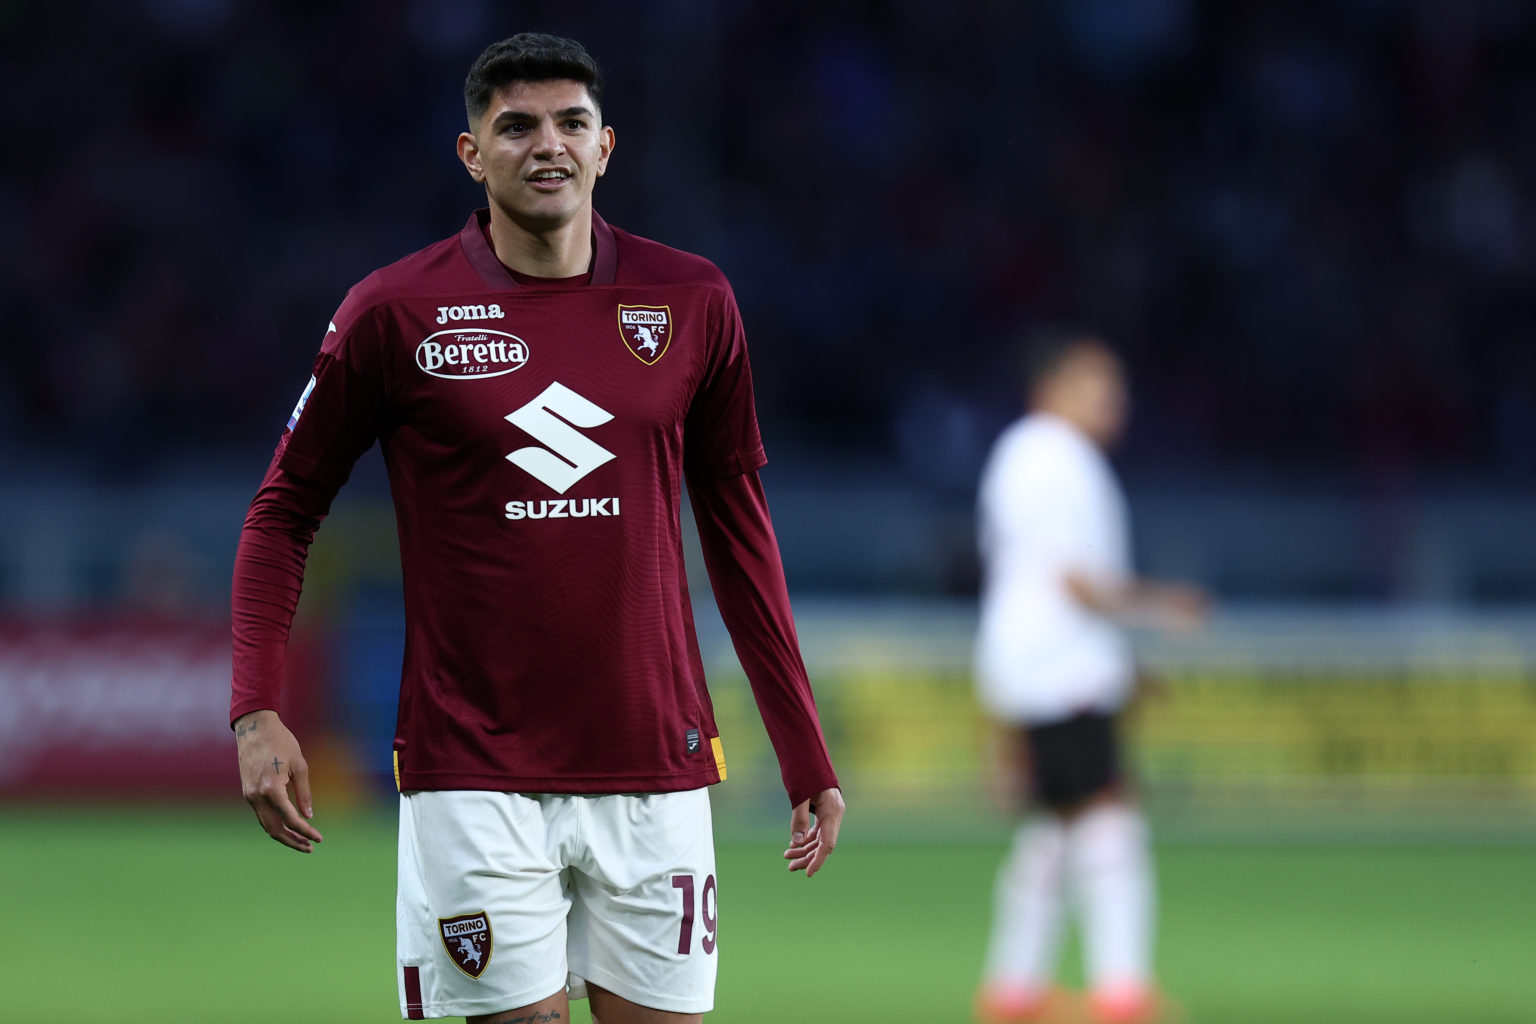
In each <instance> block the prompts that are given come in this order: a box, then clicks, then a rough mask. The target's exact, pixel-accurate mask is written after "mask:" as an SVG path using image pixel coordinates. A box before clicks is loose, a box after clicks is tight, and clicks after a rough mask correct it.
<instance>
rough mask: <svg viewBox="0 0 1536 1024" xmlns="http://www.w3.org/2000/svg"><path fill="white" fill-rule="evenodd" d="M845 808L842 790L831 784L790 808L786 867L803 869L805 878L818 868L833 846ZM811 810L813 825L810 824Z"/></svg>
mask: <svg viewBox="0 0 1536 1024" xmlns="http://www.w3.org/2000/svg"><path fill="white" fill-rule="evenodd" d="M845 810H847V807H846V805H845V804H844V803H843V791H842V790H840V789H837V788H835V787H834V788H832V789H824V790H822V791H821V792H820V793H817V794H816V795H815V796H813V797H811V798H810V799H809V800H806V801H804V802H803V803H801V804H800V805H799V806H798V807H796V808H795V809H794V812H793V813H792V814H790V816H789V836H790V841H789V849H787V850H785V851H784V859H785V860H787V861H789V870H791V871H800V870H802V869H803V870H804V871H805V877H806V878H810V877H811V876H812V875H814V874H816V872H818V871H820V870H821V866H822V865H823V864H825V863H826V862H827V858H828V857H830V856H832V851H833V849H835V848H836V847H837V831H838V829H839V828H840V827H841V826H842V824H843V812H844V811H845ZM813 814H814V815H815V816H816V824H815V825H812V824H811V815H813Z"/></svg>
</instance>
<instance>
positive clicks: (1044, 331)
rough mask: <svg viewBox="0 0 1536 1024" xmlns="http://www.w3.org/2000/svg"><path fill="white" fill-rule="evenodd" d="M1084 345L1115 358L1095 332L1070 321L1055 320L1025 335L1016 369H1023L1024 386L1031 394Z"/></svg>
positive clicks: (1081, 349) (1084, 347)
mask: <svg viewBox="0 0 1536 1024" xmlns="http://www.w3.org/2000/svg"><path fill="white" fill-rule="evenodd" d="M1085 349H1092V350H1095V351H1098V352H1103V353H1104V354H1106V355H1108V356H1110V357H1111V358H1118V356H1117V354H1116V352H1115V350H1114V349H1113V348H1111V347H1110V345H1109V344H1108V343H1107V342H1106V341H1104V339H1103V338H1101V337H1100V336H1099V335H1098V334H1096V333H1094V332H1093V331H1091V330H1088V329H1087V328H1084V327H1080V326H1077V325H1072V324H1056V325H1053V326H1050V327H1042V328H1038V329H1036V330H1034V331H1031V332H1029V333H1028V334H1027V335H1025V338H1024V344H1023V345H1022V346H1021V348H1020V360H1019V363H1020V369H1021V370H1022V371H1023V378H1024V389H1025V392H1026V393H1027V394H1034V393H1035V392H1036V391H1038V390H1039V389H1040V387H1041V386H1042V385H1044V384H1045V383H1046V382H1047V381H1048V380H1050V379H1051V378H1052V377H1054V376H1055V375H1056V374H1057V372H1058V371H1060V370H1061V368H1062V367H1063V366H1064V365H1066V363H1067V361H1068V360H1070V359H1071V358H1072V357H1073V356H1075V355H1077V354H1079V353H1080V352H1082V351H1084V350H1085Z"/></svg>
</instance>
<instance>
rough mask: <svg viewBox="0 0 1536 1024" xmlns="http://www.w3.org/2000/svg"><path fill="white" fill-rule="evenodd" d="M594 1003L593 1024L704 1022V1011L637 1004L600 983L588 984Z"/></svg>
mask: <svg viewBox="0 0 1536 1024" xmlns="http://www.w3.org/2000/svg"><path fill="white" fill-rule="evenodd" d="M587 998H588V999H589V1000H591V1003H592V1024H702V1021H703V1020H704V1015H703V1014H702V1013H673V1012H671V1011H670V1010H653V1009H651V1008H650V1007H648V1006H637V1005H636V1004H634V1003H632V1002H630V1001H629V1000H628V999H625V998H624V997H623V996H617V995H614V994H613V993H612V992H609V991H608V990H607V989H605V988H602V987H601V986H598V985H591V984H589V985H588V986H587Z"/></svg>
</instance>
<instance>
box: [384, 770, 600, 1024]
mask: <svg viewBox="0 0 1536 1024" xmlns="http://www.w3.org/2000/svg"><path fill="white" fill-rule="evenodd" d="M545 811H546V808H545V802H543V801H541V800H539V799H537V798H530V797H525V796H520V795H518V794H513V793H493V792H468V791H453V792H447V791H445V792H420V793H410V794H406V795H404V796H402V797H401V802H400V861H399V879H398V891H397V897H396V903H395V919H396V921H395V923H396V943H397V962H398V968H399V970H398V981H399V989H400V1002H401V1009H402V1016H404V1017H407V1018H410V1019H415V1018H422V1017H446V1016H454V1017H459V1016H465V1017H467V1016H476V1015H481V1016H483V1015H487V1014H501V1013H503V1012H505V1011H509V1010H511V1009H513V1008H514V1007H525V1006H537V1005H539V1004H541V1003H543V1002H545V1001H547V1000H549V999H553V998H556V997H558V998H560V999H564V989H565V981H566V971H567V966H566V959H565V944H566V938H567V936H566V914H567V912H568V911H569V907H570V896H569V894H568V893H567V891H566V886H565V881H564V878H563V877H562V872H561V866H560V864H559V863H558V862H557V860H556V858H555V857H554V855H553V853H552V845H553V843H554V841H555V839H554V837H553V835H552V832H553V831H557V830H558V826H559V824H560V823H559V822H558V821H557V822H554V823H553V824H552V823H551V822H550V821H548V820H546V816H545ZM545 1012H548V1011H545ZM561 1012H562V1013H564V1012H565V1011H561Z"/></svg>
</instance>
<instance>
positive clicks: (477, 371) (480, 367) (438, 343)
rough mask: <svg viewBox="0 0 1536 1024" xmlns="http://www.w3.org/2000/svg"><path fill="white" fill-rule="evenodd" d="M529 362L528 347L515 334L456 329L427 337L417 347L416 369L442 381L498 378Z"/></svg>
mask: <svg viewBox="0 0 1536 1024" xmlns="http://www.w3.org/2000/svg"><path fill="white" fill-rule="evenodd" d="M527 362H528V343H527V342H526V341H524V340H523V339H522V338H519V337H518V336H517V335H515V334H507V333H506V332H505V331H491V330H486V329H484V328H478V327H459V328H455V329H453V330H447V331H438V332H437V333H436V334H432V335H428V336H427V337H426V338H425V339H423V340H422V342H421V344H419V345H417V346H416V365H417V367H419V368H420V369H421V370H422V372H424V373H429V374H431V375H432V376H434V377H441V378H443V379H444V380H473V379H476V378H480V377H500V376H501V375H502V374H505V373H511V372H512V371H513V370H520V369H522V368H523V365H524V364H525V363H527Z"/></svg>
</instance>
